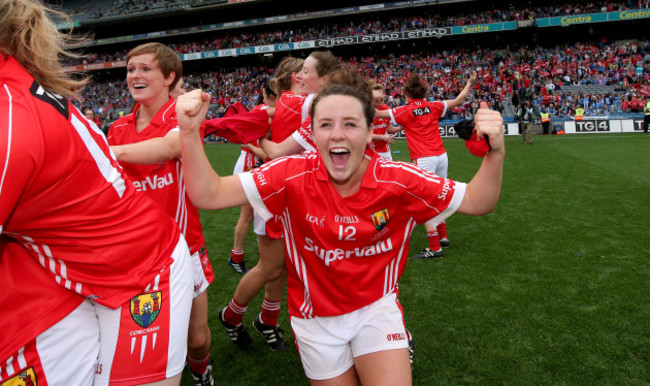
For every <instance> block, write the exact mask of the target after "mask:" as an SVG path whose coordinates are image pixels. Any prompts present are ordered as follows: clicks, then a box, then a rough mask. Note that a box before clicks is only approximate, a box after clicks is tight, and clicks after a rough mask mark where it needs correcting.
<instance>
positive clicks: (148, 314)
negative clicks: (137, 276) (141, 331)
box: [131, 291, 163, 328]
mask: <svg viewBox="0 0 650 386" xmlns="http://www.w3.org/2000/svg"><path fill="white" fill-rule="evenodd" d="M162 300H163V299H162V291H157V292H151V293H148V294H141V295H138V296H135V297H133V298H132V299H131V317H132V318H133V321H135V322H136V323H137V324H138V326H140V327H142V328H147V327H149V326H150V325H151V323H153V321H154V320H156V317H158V314H159V313H160V307H161V305H162Z"/></svg>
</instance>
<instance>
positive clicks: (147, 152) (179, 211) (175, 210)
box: [107, 43, 214, 385]
mask: <svg viewBox="0 0 650 386" xmlns="http://www.w3.org/2000/svg"><path fill="white" fill-rule="evenodd" d="M126 66H127V75H126V82H127V84H128V87H129V91H130V93H131V95H132V96H133V99H134V100H135V101H136V102H137V104H136V106H135V108H134V109H133V112H132V113H131V114H128V115H126V116H124V117H122V118H120V119H118V120H117V121H115V122H114V123H113V124H112V125H111V127H110V129H109V131H108V136H107V138H108V143H109V145H111V150H113V152H114V153H115V155H116V157H117V159H118V161H120V164H121V165H122V167H123V168H124V171H125V172H126V174H127V175H128V176H129V177H130V178H131V179H132V180H133V183H134V185H135V187H136V189H137V190H138V191H140V192H142V194H144V195H146V196H148V197H150V198H151V199H153V201H154V202H156V203H157V204H159V205H160V206H161V207H162V208H163V210H164V211H165V212H166V213H167V214H168V215H170V216H171V217H172V218H173V219H174V220H175V221H176V223H177V224H178V226H179V227H180V229H181V232H182V233H183V235H184V236H185V239H186V240H187V243H188V246H189V247H190V253H191V254H192V258H193V263H194V301H193V305H192V314H191V316H190V330H189V334H188V357H187V360H188V364H189V366H190V369H191V371H192V378H193V379H194V382H195V384H197V385H212V384H214V380H213V377H212V362H211V358H210V340H211V339H210V328H209V326H208V293H207V291H206V290H207V287H208V285H209V284H210V283H211V282H212V281H213V280H214V274H213V272H212V267H211V265H210V261H209V259H208V255H207V253H206V251H205V240H204V238H203V229H202V228H201V223H200V221H199V212H198V210H197V209H196V207H195V206H194V205H192V202H191V201H190V200H189V198H188V197H187V194H186V192H185V187H184V183H183V175H182V171H181V164H182V162H181V159H180V144H179V141H178V135H179V134H178V128H177V123H176V111H175V109H174V107H175V100H174V98H172V95H171V93H172V90H174V94H175V95H177V94H182V93H183V91H184V90H183V88H182V85H183V83H181V82H183V79H182V76H183V65H182V63H181V60H180V58H179V56H178V54H177V53H176V52H174V51H173V50H172V49H171V48H169V47H167V46H165V45H163V44H160V43H146V44H142V45H139V46H137V47H135V48H133V49H132V50H131V51H129V53H128V54H127V56H126ZM177 85H178V86H179V87H177Z"/></svg>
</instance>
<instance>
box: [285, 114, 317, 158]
mask: <svg viewBox="0 0 650 386" xmlns="http://www.w3.org/2000/svg"><path fill="white" fill-rule="evenodd" d="M291 137H292V138H293V139H294V140H295V141H296V142H297V143H298V144H299V145H300V146H302V148H303V150H302V151H316V142H314V134H313V133H312V130H311V116H310V117H308V118H307V119H306V120H305V122H303V123H302V125H300V128H299V129H298V130H296V131H294V132H293V133H291Z"/></svg>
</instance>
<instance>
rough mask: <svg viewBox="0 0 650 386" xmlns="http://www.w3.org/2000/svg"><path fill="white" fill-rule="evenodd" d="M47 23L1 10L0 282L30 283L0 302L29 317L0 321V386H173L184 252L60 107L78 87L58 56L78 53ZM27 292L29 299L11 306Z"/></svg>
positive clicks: (30, 8) (26, 7)
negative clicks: (11, 274)
mask: <svg viewBox="0 0 650 386" xmlns="http://www.w3.org/2000/svg"><path fill="white" fill-rule="evenodd" d="M48 14H53V15H54V16H55V17H56V18H57V20H60V19H65V20H67V21H68V22H70V20H69V18H68V17H67V16H66V15H65V14H64V13H62V12H58V11H53V10H50V9H48V8H46V7H45V6H43V5H42V4H41V3H40V2H37V1H30V0H7V1H2V2H0V117H2V119H0V159H1V160H2V161H0V176H2V177H1V178H0V233H2V235H1V236H0V254H2V256H1V257H0V260H2V267H0V270H1V271H2V275H4V274H5V273H6V272H7V271H4V270H5V269H9V270H10V271H11V270H13V272H19V275H20V276H19V277H20V278H25V277H29V278H31V279H34V280H32V281H30V282H29V287H30V288H29V289H26V288H23V289H20V290H18V291H16V292H14V291H12V286H11V285H8V286H6V288H5V291H2V293H0V309H2V310H3V311H8V312H9V311H10V312H15V313H16V314H18V315H31V317H30V318H2V321H0V330H2V334H0V363H2V366H0V384H43V385H45V384H50V385H69V384H71V385H90V384H94V385H107V384H124V385H128V384H136V383H137V384H150V383H155V384H156V385H178V384H179V382H180V378H181V371H182V369H183V367H184V362H185V354H186V352H187V331H188V324H189V314H190V308H191V299H192V280H191V276H192V267H191V262H190V256H189V252H188V248H187V244H186V242H185V239H184V238H182V236H181V233H180V230H179V229H178V226H177V225H176V224H175V223H174V221H173V220H172V219H171V218H170V217H169V216H168V215H167V214H166V213H164V212H163V211H162V209H160V207H159V206H158V205H156V204H155V203H154V202H152V201H151V200H149V199H147V198H145V197H143V196H142V195H140V194H138V193H137V192H136V190H135V187H134V185H133V184H132V183H131V182H130V181H129V180H128V178H127V176H126V174H125V173H124V172H123V170H122V168H121V167H120V165H119V164H118V162H117V160H115V158H114V157H113V154H112V153H111V151H110V149H109V147H108V144H107V143H106V139H105V137H104V135H103V133H101V132H100V131H99V129H98V128H97V126H96V125H95V124H92V123H91V122H90V121H88V120H87V119H86V118H85V117H84V116H83V115H82V113H81V111H79V110H78V109H77V108H75V107H74V106H73V105H72V104H71V103H70V102H69V100H68V99H66V98H77V97H78V92H79V91H80V89H81V88H82V87H83V85H84V83H85V82H84V81H75V80H73V79H71V78H70V77H69V76H68V75H66V74H65V72H64V71H63V66H62V65H61V63H60V62H59V56H60V55H62V56H74V55H70V54H69V53H68V52H67V51H66V48H67V47H70V46H71V45H72V43H78V42H76V41H71V40H69V39H67V36H65V35H63V34H62V33H60V32H59V31H58V30H57V28H56V25H55V24H54V22H53V21H52V20H50V18H49V17H48ZM7 238H10V239H11V240H7ZM15 242H19V243H20V244H21V246H18V245H16V244H15ZM7 251H8V252H7ZM13 259H18V260H13ZM25 259H29V261H25ZM12 260H13V261H12ZM12 263H15V264H18V265H19V270H18V271H16V270H15V268H11V267H9V268H6V267H8V265H11V264H12ZM16 277H18V276H14V277H13V280H15V279H16ZM3 278H6V276H3ZM3 283H11V280H9V281H5V280H3ZM29 290H32V291H34V290H35V291H36V292H37V293H38V294H39V295H38V298H39V299H37V298H30V297H22V296H20V294H22V293H25V291H29ZM61 291H64V292H61ZM65 292H68V293H69V294H71V295H74V296H71V297H69V298H67V297H66V295H67V294H66V293H65ZM43 294H45V295H46V296H43ZM12 295H16V297H15V298H14V297H13V296H12ZM40 298H42V299H40ZM134 304H142V305H143V308H142V309H141V308H139V307H135V306H134ZM7 305H8V306H7ZM143 309H147V310H150V312H144V311H141V310H143ZM34 310H38V312H34ZM143 363H145V364H146V365H144V366H143V365H142V364H143Z"/></svg>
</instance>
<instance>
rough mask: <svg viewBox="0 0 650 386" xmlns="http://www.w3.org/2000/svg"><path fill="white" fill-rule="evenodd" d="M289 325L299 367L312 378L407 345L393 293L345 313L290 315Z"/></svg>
mask: <svg viewBox="0 0 650 386" xmlns="http://www.w3.org/2000/svg"><path fill="white" fill-rule="evenodd" d="M291 328H292V329H293V333H294V336H295V338H296V345H297V346H298V351H299V352H300V360H301V361H302V367H303V369H304V370H305V374H306V375H307V377H308V378H309V379H313V380H324V379H331V378H335V377H338V376H339V375H341V374H343V373H345V372H346V371H347V370H348V369H349V368H350V367H352V366H353V365H354V358H356V357H359V356H361V355H365V354H370V353H373V352H378V351H385V350H395V349H403V348H408V339H407V337H406V330H405V329H404V322H403V320H402V312H401V311H400V309H399V306H398V304H397V296H396V295H395V294H394V293H392V294H390V295H387V296H384V297H383V298H381V299H379V300H377V301H376V302H374V303H372V304H370V305H367V306H365V307H362V308H360V309H358V310H356V311H352V312H350V313H347V314H344V315H339V316H331V317H315V318H311V319H302V318H297V317H292V318H291Z"/></svg>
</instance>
